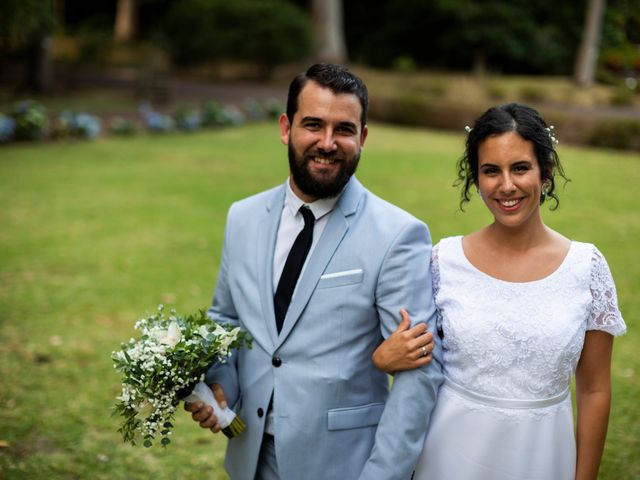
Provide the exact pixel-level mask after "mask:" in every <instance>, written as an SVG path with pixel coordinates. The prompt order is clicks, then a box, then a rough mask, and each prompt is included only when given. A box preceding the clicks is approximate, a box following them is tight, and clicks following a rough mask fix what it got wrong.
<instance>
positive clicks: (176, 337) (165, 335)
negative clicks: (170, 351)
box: [155, 322, 182, 348]
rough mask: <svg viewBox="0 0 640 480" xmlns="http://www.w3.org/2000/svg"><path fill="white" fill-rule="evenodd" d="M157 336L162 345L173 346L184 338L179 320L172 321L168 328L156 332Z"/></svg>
mask: <svg viewBox="0 0 640 480" xmlns="http://www.w3.org/2000/svg"><path fill="white" fill-rule="evenodd" d="M155 337H156V339H157V340H158V342H159V343H161V344H162V345H166V346H168V347H169V348H173V347H175V346H176V345H177V344H178V343H179V342H180V340H182V332H181V331H180V326H179V325H178V322H171V323H170V324H169V328H168V329H167V330H160V331H158V332H156V334H155Z"/></svg>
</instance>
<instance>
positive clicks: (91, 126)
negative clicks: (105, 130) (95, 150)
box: [74, 113, 102, 140]
mask: <svg viewBox="0 0 640 480" xmlns="http://www.w3.org/2000/svg"><path fill="white" fill-rule="evenodd" d="M74 127H75V128H74V130H75V132H76V134H77V135H78V136H79V137H83V138H87V139H91V140H93V139H94V138H96V137H97V136H98V135H100V131H101V130H102V122H101V121H100V119H99V118H98V117H96V116H94V115H89V114H87V113H78V114H77V115H76V116H75V117H74Z"/></svg>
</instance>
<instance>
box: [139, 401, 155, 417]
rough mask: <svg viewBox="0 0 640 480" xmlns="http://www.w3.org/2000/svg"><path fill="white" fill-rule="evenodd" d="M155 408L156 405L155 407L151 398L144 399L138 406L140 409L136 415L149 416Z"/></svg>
mask: <svg viewBox="0 0 640 480" xmlns="http://www.w3.org/2000/svg"><path fill="white" fill-rule="evenodd" d="M155 409H156V407H154V406H153V404H152V403H151V402H150V401H149V400H144V401H143V402H141V403H140V404H139V405H138V406H137V407H136V410H137V411H138V415H136V417H138V418H140V419H143V418H147V417H148V416H149V415H151V414H152V413H153V412H154V411H155Z"/></svg>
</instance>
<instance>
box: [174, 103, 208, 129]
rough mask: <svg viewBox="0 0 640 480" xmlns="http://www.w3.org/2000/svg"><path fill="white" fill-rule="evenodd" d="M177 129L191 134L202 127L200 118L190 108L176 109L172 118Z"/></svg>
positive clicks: (198, 114) (197, 113)
mask: <svg viewBox="0 0 640 480" xmlns="http://www.w3.org/2000/svg"><path fill="white" fill-rule="evenodd" d="M173 118H174V120H175V122H176V126H177V127H178V129H180V130H183V131H185V132H193V131H195V130H198V129H199V128H200V127H201V126H202V116H201V115H200V113H199V112H197V111H195V110H194V109H193V108H190V107H184V106H183V107H178V109H177V110H176V113H175V114H174V116H173Z"/></svg>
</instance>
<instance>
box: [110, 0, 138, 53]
mask: <svg viewBox="0 0 640 480" xmlns="http://www.w3.org/2000/svg"><path fill="white" fill-rule="evenodd" d="M137 12H138V2H137V1H136V0H118V4H117V7H116V22H115V26H114V32H113V38H114V40H115V41H116V42H117V43H126V42H129V41H130V40H132V39H133V38H134V37H135V35H136V33H137V30H138V17H137Z"/></svg>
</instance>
